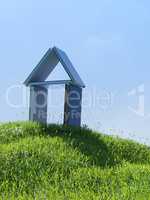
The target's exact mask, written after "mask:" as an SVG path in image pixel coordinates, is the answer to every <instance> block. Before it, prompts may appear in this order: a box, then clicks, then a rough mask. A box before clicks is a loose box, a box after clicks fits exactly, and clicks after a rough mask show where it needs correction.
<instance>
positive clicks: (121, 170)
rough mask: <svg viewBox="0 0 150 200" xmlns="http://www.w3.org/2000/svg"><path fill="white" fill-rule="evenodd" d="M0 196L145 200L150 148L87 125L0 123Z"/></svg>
mask: <svg viewBox="0 0 150 200" xmlns="http://www.w3.org/2000/svg"><path fill="white" fill-rule="evenodd" d="M0 199H14V200H16V199H18V200H21V199H22V200H26V199H50V200H51V199H52V200H59V199H60V200H109V199H110V200H135V199H137V200H148V199H150V148H149V147H147V146H144V145H141V144H138V143H135V142H133V141H129V140H123V139H120V138H117V137H110V136H106V135H103V134H99V133H95V132H92V131H91V130H89V129H87V128H82V129H80V128H71V127H63V126H57V125H49V126H48V127H44V126H43V125H40V124H36V123H31V122H16V123H7V124H1V125H0Z"/></svg>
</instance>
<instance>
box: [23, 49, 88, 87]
mask: <svg viewBox="0 0 150 200" xmlns="http://www.w3.org/2000/svg"><path fill="white" fill-rule="evenodd" d="M58 62H60V63H61V64H62V66H63V67H64V69H65V71H66V72H67V74H68V76H69V77H70V79H71V82H72V83H73V84H75V85H78V86H80V87H85V85H84V83H83V81H82V79H81V78H80V76H79V74H78V73H77V71H76V70H75V68H74V67H73V65H72V63H71V61H70V60H69V58H68V56H67V55H66V53H65V52H64V51H62V50H60V49H58V48H57V47H53V48H52V49H49V50H48V51H47V52H46V54H45V55H44V56H43V58H42V59H41V60H40V62H39V63H38V65H37V66H36V67H35V68H34V69H33V71H32V72H31V74H30V75H29V76H28V78H27V79H26V80H25V82H24V84H25V85H26V86H29V85H30V84H31V83H34V82H43V81H45V80H46V79H47V78H48V76H49V75H50V74H51V72H52V71H53V70H54V68H55V67H56V65H57V64H58Z"/></svg>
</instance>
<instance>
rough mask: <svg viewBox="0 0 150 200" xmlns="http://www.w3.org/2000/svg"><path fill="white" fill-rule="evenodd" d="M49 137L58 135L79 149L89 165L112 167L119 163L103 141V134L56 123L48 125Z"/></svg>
mask: <svg viewBox="0 0 150 200" xmlns="http://www.w3.org/2000/svg"><path fill="white" fill-rule="evenodd" d="M47 131H48V134H50V135H51V137H54V136H59V137H61V138H62V139H63V140H64V142H65V143H67V144H68V145H69V146H71V147H73V148H75V149H77V150H79V151H80V152H81V153H82V154H84V155H86V156H87V157H88V158H89V161H90V165H97V166H101V167H112V166H115V165H117V164H120V160H118V159H117V158H116V157H115V155H114V154H113V153H112V151H111V149H110V148H108V146H107V145H106V142H104V139H103V136H102V138H101V135H100V134H99V135H98V134H94V133H93V132H92V131H91V130H89V129H87V128H72V127H64V126H57V125H49V126H48V129H47Z"/></svg>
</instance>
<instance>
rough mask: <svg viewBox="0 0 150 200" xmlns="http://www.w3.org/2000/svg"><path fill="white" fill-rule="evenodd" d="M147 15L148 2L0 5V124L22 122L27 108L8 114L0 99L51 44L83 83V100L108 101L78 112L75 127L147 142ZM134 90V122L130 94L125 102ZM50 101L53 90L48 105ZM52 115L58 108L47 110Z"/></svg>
mask: <svg viewBox="0 0 150 200" xmlns="http://www.w3.org/2000/svg"><path fill="white" fill-rule="evenodd" d="M149 10H150V2H149V1H148V0H143V1H139V0H133V1H129V0H126V1H119V0H94V1H79V0H76V1H72V0H63V1H57V0H56V1H50V0H43V1H35V0H32V1H31V0H30V1H29V0H26V1H19V0H12V1H8V0H6V1H2V2H1V5H0V27H1V29H0V30H1V33H0V44H1V45H0V55H1V59H0V69H1V74H0V80H1V85H0V110H1V115H0V121H10V120H19V119H20V120H27V119H28V108H27V106H23V107H22V108H12V107H10V106H9V105H8V103H7V102H6V93H7V91H8V88H10V87H11V86H12V85H18V84H22V82H23V81H24V79H25V78H26V77H27V75H28V74H29V73H30V71H31V70H32V69H33V67H34V66H35V65H36V64H37V62H38V61H39V60H40V58H41V57H42V56H43V54H44V53H45V51H47V49H48V48H49V47H52V46H54V45H56V46H58V47H59V48H62V49H64V50H65V51H66V52H67V53H68V55H69V57H70V59H71V60H72V62H73V64H74V66H75V67H76V69H77V70H78V71H79V73H80V75H81V77H82V79H83V80H84V82H85V83H86V86H87V87H86V89H85V91H84V101H86V100H87V99H86V98H87V97H88V101H89V98H90V97H91V94H92V95H93V93H95V94H96V98H99V97H101V98H103V97H106V94H109V95H110V96H111V99H112V100H111V104H107V106H106V105H105V106H104V107H103V106H101V105H100V106H98V105H97V104H96V105H92V106H91V105H90V106H84V107H83V123H84V124H87V125H88V126H89V127H92V128H94V129H97V130H101V131H103V132H106V133H108V134H117V135H120V136H122V137H130V138H132V137H133V138H134V139H136V140H138V141H139V140H140V141H142V140H144V141H147V142H148V143H150V135H149V130H150V125H149V124H150V117H149V114H150V105H149V102H150V101H149V99H150V86H149V85H150V78H149V73H150V67H149V66H150V59H149V52H150V39H149V35H150V26H149V24H150V13H149ZM61 73H62V72H59V74H61ZM141 85H144V91H143V94H142V95H144V98H145V100H144V109H145V110H144V113H143V114H142V116H141V115H139V114H137V113H135V112H134V111H133V109H134V110H137V109H138V108H137V106H138V103H139V98H138V95H134V94H133V95H128V93H129V92H130V91H131V90H136V89H138V88H139V87H140V86H141ZM22 89H23V90H25V88H22ZM94 91H95V92H94ZM21 92H22V90H21V89H20V90H14V91H13V92H12V94H11V95H10V96H11V100H12V102H15V103H17V102H20V99H21ZM133 93H134V92H133ZM62 94H63V93H62V92H61V95H62ZM57 95H60V94H59V91H56V93H55V94H54V96H55V97H54V98H56V99H57ZM97 95H98V96H97ZM101 100H102V99H101ZM105 103H106V102H105ZM58 111H59V112H62V107H61V108H57V109H56V110H55V109H54V108H53V109H52V112H53V113H55V112H58ZM57 120H58V119H57Z"/></svg>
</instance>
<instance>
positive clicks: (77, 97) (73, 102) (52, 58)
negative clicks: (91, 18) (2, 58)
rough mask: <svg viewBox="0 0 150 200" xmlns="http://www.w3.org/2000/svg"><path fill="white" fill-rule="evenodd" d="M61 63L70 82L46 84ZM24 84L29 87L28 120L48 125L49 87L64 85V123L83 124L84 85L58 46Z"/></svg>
mask: <svg viewBox="0 0 150 200" xmlns="http://www.w3.org/2000/svg"><path fill="white" fill-rule="evenodd" d="M59 62H60V63H61V64H62V66H63V68H64V70H65V71H66V73H67V74H68V76H69V77H70V80H54V81H46V79H47V78H48V76H49V75H50V74H51V73H52V71H53V70H54V69H55V67H56V66H57V64H58V63H59ZM24 84H25V85H26V86H27V87H30V104H29V120H31V121H37V122H41V123H47V113H48V111H47V108H48V86H50V85H52V84H63V85H65V96H64V99H65V101H64V124H65V125H71V126H80V125H81V110H82V109H81V106H82V89H83V88H84V87H85V84H84V83H83V81H82V79H81V78H80V76H79V74H78V73H77V71H76V70H75V68H74V67H73V65H72V63H71V61H70V60H69V58H68V56H67V55H66V53H65V52H64V51H62V50H60V49H59V48H57V47H53V48H50V49H49V50H48V51H47V52H46V54H45V55H44V56H43V58H42V59H41V60H40V62H39V63H38V65H37V66H36V67H35V68H34V69H33V71H32V72H31V74H30V75H29V76H28V77H27V79H26V80H25V82H24Z"/></svg>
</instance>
